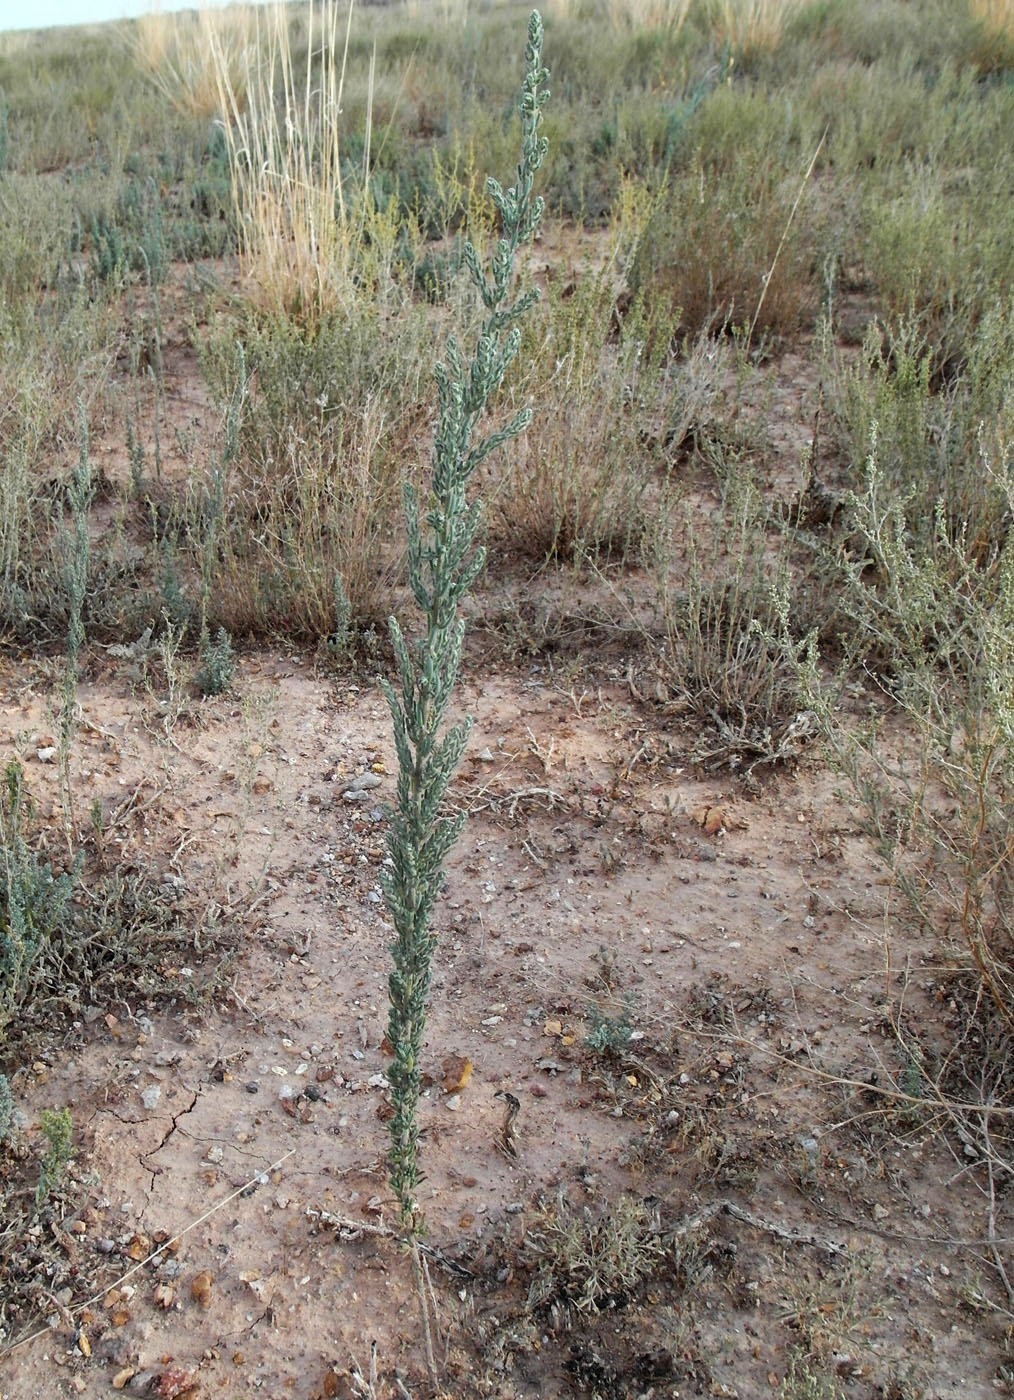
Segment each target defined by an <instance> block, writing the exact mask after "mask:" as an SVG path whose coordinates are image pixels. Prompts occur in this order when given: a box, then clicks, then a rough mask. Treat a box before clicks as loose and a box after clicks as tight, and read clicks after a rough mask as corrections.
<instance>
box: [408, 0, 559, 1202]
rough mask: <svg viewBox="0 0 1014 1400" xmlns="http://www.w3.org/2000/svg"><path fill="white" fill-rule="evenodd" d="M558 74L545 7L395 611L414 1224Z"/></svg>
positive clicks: (520, 425)
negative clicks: (492, 550)
mask: <svg viewBox="0 0 1014 1400" xmlns="http://www.w3.org/2000/svg"><path fill="white" fill-rule="evenodd" d="M548 76H549V74H548V73H547V71H546V69H545V68H543V67H542V21H541V19H540V18H539V15H538V13H537V12H536V11H533V12H532V15H531V18H530V19H529V22H528V37H527V43H526V46H525V76H524V82H523V85H522V89H521V97H520V100H519V103H518V110H519V113H520V116H521V136H522V140H521V160H520V162H519V165H518V171H517V181H516V183H515V184H514V185H512V186H511V188H510V189H507V190H504V189H503V188H502V187H501V186H500V185H499V184H498V183H497V181H496V180H493V179H490V180H488V181H487V184H486V189H487V192H488V194H489V197H490V198H491V199H492V201H493V203H494V204H495V206H496V208H497V210H498V212H499V214H500V220H501V225H502V236H501V237H500V239H499V241H498V243H497V246H496V249H495V250H494V252H493V255H492V257H491V259H490V266H489V271H488V273H487V272H486V271H484V270H483V267H482V265H481V263H480V260H479V254H478V253H477V251H476V249H475V248H474V247H473V246H472V245H471V244H467V245H466V247H465V252H464V256H465V261H466V264H467V266H468V269H469V271H470V273H471V275H472V280H473V282H474V284H475V287H476V290H477V291H478V293H479V295H480V296H481V298H482V302H483V305H484V306H485V308H486V312H487V315H486V318H485V320H484V322H483V325H482V329H481V331H480V333H479V335H478V337H477V340H476V344H475V348H474V350H473V353H472V357H471V360H470V361H469V362H468V363H467V364H466V362H465V359H464V357H463V354H462V350H461V347H460V345H459V344H458V341H457V340H456V339H455V337H454V336H450V337H449V338H448V341H447V347H446V362H445V363H444V364H440V365H437V367H436V370H435V377H436V381H437V410H438V411H437V426H436V431H435V435H434V444H433V455H432V477H431V497H430V500H429V501H428V502H427V503H426V504H425V505H423V504H422V503H420V501H419V498H418V496H417V494H416V492H415V491H414V490H413V488H412V487H411V486H410V485H409V486H406V487H405V492H404V506H405V519H406V526H407V533H408V571H409V580H410V583H411V588H412V594H413V597H414V598H415V601H416V603H417V604H418V606H419V609H420V611H421V612H422V614H423V618H424V620H425V631H424V633H423V635H422V636H421V637H420V638H419V640H417V641H409V640H408V639H406V637H405V635H404V634H403V632H402V630H401V628H400V626H399V625H398V623H397V621H396V620H395V619H394V618H392V619H391V621H390V632H391V642H392V646H393V648H394V653H395V658H396V660H397V665H398V683H399V684H398V689H397V690H396V689H395V687H394V686H393V685H391V684H389V683H388V682H384V683H383V684H384V693H385V695H386V697H387V702H388V705H389V706H390V710H391V718H392V721H393V725H394V742H395V747H396V749H397V754H398V790H397V805H396V808H395V811H394V813H393V815H392V819H391V826H390V830H389V833H388V850H389V853H390V857H391V865H390V868H389V869H388V870H387V871H386V872H385V874H384V877H383V888H384V895H385V898H386V901H387V907H388V910H389V911H390V914H391V918H392V920H393V922H394V927H395V933H396V939H395V942H394V945H393V948H392V956H393V961H394V966H393V969H392V971H391V974H390V978H389V993H390V1017H389V1023H388V1041H389V1043H390V1045H391V1047H392V1049H393V1051H394V1060H393V1062H392V1064H391V1067H390V1069H389V1070H388V1080H389V1082H390V1085H391V1095H392V1099H393V1103H394V1116H393V1118H392V1120H391V1152H390V1157H389V1166H390V1171H391V1185H392V1187H393V1189H394V1191H395V1193H396V1195H397V1197H398V1203H399V1209H400V1213H401V1218H402V1222H403V1223H404V1224H405V1225H406V1227H410V1228H412V1229H417V1228H418V1225H419V1221H418V1212H417V1205H416V1200H415V1188H416V1184H417V1182H418V1179H419V1177H418V1170H417V1166H416V1153H417V1147H418V1129H417V1125H416V1105H417V1102H418V1098H419V1088H420V1064H419V1057H420V1049H421V1046H422V1037H423V1030H424V1027H425V1023H426V997H427V994H428V991H429V985H430V962H431V958H432V955H433V949H434V947H435V944H436V939H435V936H434V934H433V933H432V931H431V928H430V918H431V915H432V911H433V905H434V902H435V901H436V898H437V895H438V893H439V890H440V886H441V883H442V880H443V867H444V861H445V859H446V857H447V854H448V852H449V851H450V849H451V847H452V846H453V845H454V842H455V841H456V840H457V838H458V836H459V834H460V832H461V828H462V825H463V823H464V816H463V815H458V816H454V817H447V816H441V815H440V808H441V804H442V802H443V799H444V796H445V794H446V792H447V787H448V784H449V783H450V781H451V778H452V776H453V774H454V771H455V769H456V767H457V765H458V761H459V760H460V758H461V755H462V753H463V752H464V749H465V745H466V743H467V741H468V733H469V725H468V722H467V721H465V722H463V723H461V724H456V725H452V726H450V727H448V728H446V729H443V728H442V725H443V721H444V717H445V714H446V711H447V706H448V702H449V700H450V697H451V693H452V691H453V689H454V685H455V681H456V680H457V675H458V666H459V663H460V660H461V647H462V641H463V638H464V624H463V622H462V620H461V618H460V617H459V616H458V609H459V605H460V603H461V601H462V599H463V598H464V596H465V594H466V593H467V592H468V589H469V588H470V587H471V585H472V583H473V582H474V581H475V579H476V577H477V575H478V574H479V573H480V571H481V570H482V567H483V564H484V562H485V559H484V553H483V550H482V549H481V548H476V547H475V533H476V529H477V527H478V523H479V503H478V502H477V501H473V502H471V503H469V501H468V500H467V497H466V486H467V484H468V481H469V478H470V477H471V476H472V474H473V472H474V471H475V469H476V467H478V466H479V464H480V463H481V462H482V461H484V459H485V458H486V457H488V456H489V454H490V453H491V452H493V451H494V450H495V449H496V448H497V447H499V446H501V445H502V444H503V443H505V442H507V441H509V440H510V439H511V438H513V437H515V436H517V434H518V433H520V432H522V431H523V430H524V429H525V428H526V427H527V426H528V422H529V420H530V417H531V411H530V410H529V409H522V410H521V412H520V413H518V414H517V415H516V416H515V417H514V418H513V419H512V420H511V422H509V423H508V424H507V425H506V426H505V427H503V428H500V429H498V430H496V431H494V432H490V433H487V434H485V435H484V436H478V437H476V433H477V430H478V428H479V423H480V419H481V417H482V415H483V413H484V411H485V408H486V405H487V403H488V402H489V400H490V398H491V397H492V396H493V395H494V394H495V393H496V392H497V390H498V389H499V387H500V385H501V384H502V383H503V378H504V375H505V374H506V372H507V370H508V368H509V367H510V364H511V362H512V361H513V360H514V358H515V356H516V355H517V353H518V348H519V346H520V343H521V334H520V331H519V329H518V327H517V325H516V324H515V323H516V322H517V320H518V318H519V317H520V316H522V315H523V314H524V313H525V312H526V311H527V310H528V309H529V308H530V307H531V306H532V305H533V304H534V303H535V301H536V299H537V296H538V293H537V292H536V291H535V290H530V291H527V292H523V293H521V294H519V295H517V296H512V289H513V280H514V264H515V255H516V254H517V251H518V249H519V247H520V246H521V245H522V244H523V243H524V242H526V241H527V240H528V239H530V238H531V237H532V234H533V233H534V232H535V230H536V228H537V227H538V224H539V220H540V219H541V217H542V209H543V202H542V199H541V198H533V194H532V189H533V183H534V179H535V175H536V172H537V171H538V169H539V167H540V166H541V165H542V162H543V160H544V159H545V156H546V142H545V139H544V138H540V137H539V135H538V130H539V125H540V122H541V120H542V109H543V106H544V105H545V103H546V101H547V99H548V96H549V93H548V90H547V89H546V88H545V86H544V84H545V82H546V79H547V78H548Z"/></svg>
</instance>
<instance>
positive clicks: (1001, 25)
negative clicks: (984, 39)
mask: <svg viewBox="0 0 1014 1400" xmlns="http://www.w3.org/2000/svg"><path fill="white" fill-rule="evenodd" d="M969 6H970V8H971V11H972V15H973V16H974V17H975V19H977V20H978V21H979V23H980V24H981V25H982V26H983V28H984V29H986V30H988V31H989V32H990V33H991V34H995V35H997V36H999V37H1001V38H1004V39H1009V40H1011V41H1012V42H1014V0H969Z"/></svg>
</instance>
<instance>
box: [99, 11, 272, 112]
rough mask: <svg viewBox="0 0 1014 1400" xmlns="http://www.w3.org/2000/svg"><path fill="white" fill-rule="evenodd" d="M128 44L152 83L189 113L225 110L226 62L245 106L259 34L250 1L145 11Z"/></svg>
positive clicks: (127, 34) (178, 108)
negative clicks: (222, 75)
mask: <svg viewBox="0 0 1014 1400" xmlns="http://www.w3.org/2000/svg"><path fill="white" fill-rule="evenodd" d="M125 37H126V43H127V47H128V48H129V49H130V52H131V53H132V54H133V57H134V59H135V61H136V63H137V65H138V67H139V68H140V69H141V71H142V72H143V73H144V74H145V75H146V76H147V77H148V79H149V80H150V81H151V82H152V84H153V85H154V86H155V87H156V88H157V89H158V91H159V92H160V93H161V94H162V96H163V97H165V98H166V99H167V101H168V102H169V103H170V104H171V105H172V106H173V107H174V108H175V109H176V111H177V112H180V113H182V114H183V115H184V116H192V117H213V116H216V115H217V114H218V113H219V86H218V78H217V69H218V66H219V65H220V64H224V65H225V68H226V71H227V72H228V74H229V77H230V87H231V90H232V91H233V92H234V94H235V97H236V100H237V102H239V103H240V105H242V103H243V100H244V97H243V82H242V78H243V74H244V73H245V71H246V69H247V66H248V65H249V62H250V49H251V46H252V44H253V42H254V40H255V37H256V15H255V13H254V11H253V9H252V8H251V7H250V6H249V5H230V6H228V7H227V8H225V9H210V8H208V7H206V6H202V7H201V8H200V9H198V10H196V11H193V10H186V11H182V12H181V13H179V14H168V15H167V14H162V13H161V12H160V11H158V10H154V11H152V12H151V13H149V14H146V15H142V16H141V18H140V19H138V20H137V22H136V23H135V24H134V25H132V26H131V28H130V29H129V30H127V31H125Z"/></svg>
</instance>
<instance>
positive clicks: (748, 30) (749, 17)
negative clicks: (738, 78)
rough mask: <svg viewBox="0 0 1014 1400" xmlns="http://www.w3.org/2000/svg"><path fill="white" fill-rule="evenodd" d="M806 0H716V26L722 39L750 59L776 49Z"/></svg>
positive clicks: (733, 49) (718, 36) (740, 54)
mask: <svg viewBox="0 0 1014 1400" xmlns="http://www.w3.org/2000/svg"><path fill="white" fill-rule="evenodd" d="M804 4H806V0H716V4H715V8H714V11H713V14H712V26H713V28H714V30H715V34H716V37H717V38H718V40H719V42H720V43H723V44H728V45H729V47H730V49H732V51H733V52H734V53H735V54H736V55H737V57H738V58H740V59H742V60H745V61H749V60H751V59H753V58H756V57H758V56H759V55H761V54H766V53H773V52H774V51H775V49H777V48H778V45H779V44H780V43H781V39H782V35H783V34H784V32H785V28H786V25H788V23H789V21H790V20H791V19H793V18H794V16H795V15H797V14H798V13H799V11H800V10H801V9H802V8H803V6H804Z"/></svg>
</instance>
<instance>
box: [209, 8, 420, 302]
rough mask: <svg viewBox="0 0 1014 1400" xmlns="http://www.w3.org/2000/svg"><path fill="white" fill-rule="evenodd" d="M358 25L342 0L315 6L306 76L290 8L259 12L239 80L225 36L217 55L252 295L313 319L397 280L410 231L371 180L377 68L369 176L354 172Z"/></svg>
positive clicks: (366, 163) (214, 50)
mask: <svg viewBox="0 0 1014 1400" xmlns="http://www.w3.org/2000/svg"><path fill="white" fill-rule="evenodd" d="M351 28H352V4H351V3H350V4H349V6H348V10H347V12H346V14H345V15H344V16H341V15H340V14H339V6H338V3H337V0H323V3H322V4H321V6H320V9H319V12H318V14H317V16H316V19H315V14H314V4H313V0H309V3H308V5H307V32H308V34H309V35H310V41H309V43H308V44H307V53H306V66H305V71H304V72H297V69H296V64H295V62H294V58H293V52H292V46H291V39H290V26H289V19H288V15H287V12H286V11H285V10H284V9H283V8H282V7H281V6H276V7H273V8H272V9H271V10H269V11H268V12H267V13H266V14H265V15H263V16H262V15H261V14H258V16H257V39H256V47H255V49H254V50H252V51H251V50H250V49H248V50H247V51H246V53H245V55H244V60H243V62H244V67H243V71H242V74H241V77H240V79H239V81H238V82H237V80H236V75H235V73H234V71H233V65H232V63H231V54H230V52H229V50H228V49H227V48H226V47H225V46H223V45H222V44H221V43H220V42H219V39H218V37H217V36H216V35H214V34H213V35H212V36H211V42H210V50H211V56H212V61H213V63H214V68H215V76H216V81H217V85H218V101H219V110H220V113H221V116H222V121H223V126H224V129H225V133H226V140H227V144H228V151H229V165H230V171H231V176H232V193H233V201H234V204H235V208H236V215H237V220H238V225H239V251H240V263H241V267H242V270H243V272H244V275H245V277H246V280H247V287H248V290H249V294H250V297H251V299H252V300H253V301H254V302H255V304H257V305H259V306H260V307H261V308H262V309H263V310H266V311H270V312H272V313H275V314H280V315H283V316H291V317H293V318H294V319H296V320H298V321H300V322H302V323H304V324H314V323H316V322H317V321H318V320H319V318H320V317H321V316H322V315H326V314H327V313H328V312H329V311H332V310H335V309H336V308H338V307H340V306H343V305H345V304H347V302H348V300H349V298H350V297H353V296H355V297H361V295H362V292H363V289H364V288H367V289H368V290H370V291H378V290H381V289H383V288H385V287H389V286H390V285H391V281H392V277H391V270H392V265H393V262H394V258H395V250H396V246H397V243H398V238H399V233H400V229H399V226H398V224H397V216H396V211H395V210H394V209H393V208H392V210H391V212H390V213H389V214H388V215H387V216H385V215H383V214H381V213H380V212H379V211H378V210H377V209H376V207H375V206H374V204H373V201H372V199H371V197H370V194H369V190H368V187H367V179H368V174H369V169H370V127H371V107H372V90H373V63H372V60H371V67H370V75H369V96H368V99H367V111H366V130H365V133H364V140H363V152H362V164H361V171H360V176H359V177H358V178H355V179H353V180H352V182H351V187H349V188H347V176H348V171H347V167H345V169H344V171H343V164H342V160H343V148H344V142H343V133H342V129H341V128H342V115H341V114H342V95H343V91H344V86H345V71H346V65H347V59H348V48H349V38H350V34H351Z"/></svg>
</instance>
